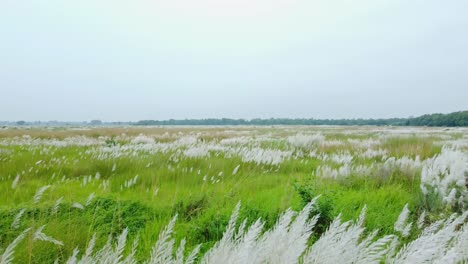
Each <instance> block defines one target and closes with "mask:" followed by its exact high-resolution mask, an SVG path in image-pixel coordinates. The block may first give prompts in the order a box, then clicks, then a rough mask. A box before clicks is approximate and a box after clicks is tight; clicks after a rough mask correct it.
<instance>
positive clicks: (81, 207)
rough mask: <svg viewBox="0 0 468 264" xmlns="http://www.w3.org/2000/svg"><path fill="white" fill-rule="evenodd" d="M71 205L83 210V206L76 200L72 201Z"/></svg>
mask: <svg viewBox="0 0 468 264" xmlns="http://www.w3.org/2000/svg"><path fill="white" fill-rule="evenodd" d="M71 207H73V208H77V209H80V210H83V209H84V206H83V205H82V204H80V203H78V202H74V203H73V204H72V205H71Z"/></svg>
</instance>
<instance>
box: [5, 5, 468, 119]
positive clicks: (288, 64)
mask: <svg viewBox="0 0 468 264" xmlns="http://www.w3.org/2000/svg"><path fill="white" fill-rule="evenodd" d="M466 10H468V1H462V0H459V1H457V0H454V1H445V2H441V1H435V0H429V1H422V0H416V1H411V2H408V1H403V0H384V1H372V0H357V1H349V0H317V1H306V0H297V1H287V0H269V1H267V0H250V1H248V0H224V1H215V0H200V1H189V0H172V1H151V0H137V1H130V2H129V1H110V0H102V1H95V0H83V1H58V0H51V1H39V0H31V1H25V2H23V1H13V0H5V1H2V2H0V37H1V42H0V92H1V95H2V100H1V103H0V120H1V121H16V120H26V121H36V120H37V121H39V120H40V121H49V120H59V121H89V120H92V119H101V120H105V121H137V120H144V119H154V120H167V119H185V118H188V119H191V118H196V119H202V118H223V117H225V118H235V119H238V118H244V119H252V118H270V117H277V118H280V117H283V118H316V119H326V118H334V119H339V118H391V117H409V116H419V115H423V114H431V113H449V112H456V111H461V110H467V108H468V107H467V106H468V104H467V103H466V102H467V98H468V52H467V50H466V47H468V34H466V31H467V28H468V16H466Z"/></svg>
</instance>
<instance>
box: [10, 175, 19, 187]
mask: <svg viewBox="0 0 468 264" xmlns="http://www.w3.org/2000/svg"><path fill="white" fill-rule="evenodd" d="M19 180H20V175H19V174H18V175H16V177H15V179H14V180H13V182H12V183H11V188H12V189H15V188H16V186H18V182H19Z"/></svg>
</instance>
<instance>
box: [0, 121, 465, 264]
mask: <svg viewBox="0 0 468 264" xmlns="http://www.w3.org/2000/svg"><path fill="white" fill-rule="evenodd" d="M467 132H468V129H466V128H453V129H444V128H440V129H439V128H386V127H152V128H142V127H128V128H127V127H116V128H91V127H89V128H11V127H10V128H4V129H2V130H0V263H2V264H3V263H53V262H58V263H65V262H68V263H442V262H443V263H463V262H465V261H468V229H467V227H466V222H467V213H466V212H467V210H466V209H467V183H468V180H467V178H468V133H467Z"/></svg>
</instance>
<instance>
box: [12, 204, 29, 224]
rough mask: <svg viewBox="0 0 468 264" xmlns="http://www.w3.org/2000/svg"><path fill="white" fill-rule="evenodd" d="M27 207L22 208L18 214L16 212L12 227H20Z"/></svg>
mask: <svg viewBox="0 0 468 264" xmlns="http://www.w3.org/2000/svg"><path fill="white" fill-rule="evenodd" d="M25 211H26V209H24V208H23V209H21V210H20V211H19V212H18V214H16V216H15V219H14V220H13V223H11V229H18V228H19V225H20V221H21V217H23V214H24V212H25Z"/></svg>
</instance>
